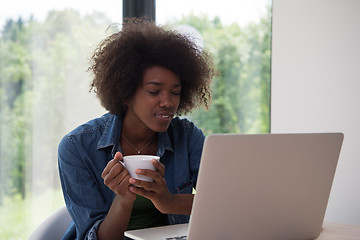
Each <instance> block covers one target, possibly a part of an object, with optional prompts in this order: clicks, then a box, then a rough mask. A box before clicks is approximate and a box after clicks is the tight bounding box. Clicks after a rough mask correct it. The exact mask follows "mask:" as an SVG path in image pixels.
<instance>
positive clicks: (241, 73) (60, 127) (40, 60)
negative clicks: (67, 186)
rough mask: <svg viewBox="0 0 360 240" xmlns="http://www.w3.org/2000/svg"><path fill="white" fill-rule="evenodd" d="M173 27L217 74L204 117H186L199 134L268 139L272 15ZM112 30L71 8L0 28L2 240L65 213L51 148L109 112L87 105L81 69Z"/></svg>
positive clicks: (100, 18) (102, 18)
mask: <svg viewBox="0 0 360 240" xmlns="http://www.w3.org/2000/svg"><path fill="white" fill-rule="evenodd" d="M169 24H171V25H189V26H192V27H194V28H195V29H196V30H197V31H198V32H199V33H200V34H201V36H202V39H203V42H204V45H203V47H204V48H205V49H207V50H208V51H209V52H210V53H211V54H212V55H213V57H214V59H215V65H216V68H217V70H218V71H219V75H218V76H217V77H216V78H215V79H214V81H213V84H212V90H213V100H212V105H211V107H210V110H209V111H207V112H204V111H203V110H202V109H200V110H196V111H194V112H193V113H192V115H190V116H188V117H189V118H191V119H192V120H193V121H195V122H196V123H197V125H198V126H199V127H200V128H202V129H203V130H204V132H205V134H211V133H265V132H268V131H269V104H270V38H271V35H270V34H271V32H270V9H269V11H268V13H267V14H266V15H265V16H263V18H262V20H261V21H260V23H258V24H255V23H252V24H249V25H247V26H245V27H239V25H237V24H232V25H223V24H222V23H221V19H220V18H218V17H216V18H214V19H209V18H208V17H207V16H206V15H202V16H195V15H192V14H190V15H187V16H184V17H183V18H182V19H180V20H178V21H176V22H171V23H169ZM109 26H110V28H108V27H109ZM111 26H113V25H111V21H110V20H109V18H108V17H107V16H106V15H105V14H103V13H99V12H94V13H92V14H90V15H85V16H81V15H80V14H79V13H78V12H77V11H76V10H71V9H67V10H63V11H50V12H49V13H48V16H47V18H46V19H45V21H43V22H39V21H35V20H34V19H28V20H23V19H21V18H19V19H9V20H8V21H7V23H6V24H5V25H4V26H3V27H2V31H1V35H0V59H1V60H0V216H1V218H0V239H27V238H28V236H29V235H30V233H31V232H32V231H33V229H34V228H35V227H36V226H37V225H38V224H39V223H40V222H41V221H42V220H43V219H44V218H45V217H46V216H47V215H49V214H50V213H51V212H52V211H54V210H55V209H56V208H58V207H60V206H61V205H63V204H64V203H63V198H62V193H61V189H60V185H59V177H58V172H57V171H58V170H57V145H58V143H59V141H60V139H61V138H62V136H63V135H64V134H66V133H67V132H69V131H70V130H71V129H73V128H74V127H76V126H77V125H79V124H81V123H83V122H84V121H86V120H89V119H91V118H94V117H96V116H100V115H101V114H102V113H104V112H105V111H104V110H103V109H101V108H100V106H99V104H98V102H97V101H96V99H95V98H89V95H92V94H91V93H88V91H89V83H90V77H91V76H90V75H89V74H88V73H87V72H86V70H87V67H88V58H89V56H90V54H91V52H92V51H93V50H94V48H95V47H96V44H97V43H98V42H99V41H100V40H101V39H103V38H104V37H105V36H106V35H108V34H111V33H112V32H113V31H116V28H117V27H118V26H116V25H115V26H114V27H111ZM74 119H76V120H74ZM79 119H81V121H82V122H79V121H80V120H79ZM49 199H51V201H49Z"/></svg>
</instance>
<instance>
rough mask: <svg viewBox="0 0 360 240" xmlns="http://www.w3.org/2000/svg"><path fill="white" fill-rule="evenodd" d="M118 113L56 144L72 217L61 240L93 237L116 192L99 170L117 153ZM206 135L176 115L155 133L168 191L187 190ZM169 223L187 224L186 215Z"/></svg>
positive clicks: (170, 218) (194, 176)
mask: <svg viewBox="0 0 360 240" xmlns="http://www.w3.org/2000/svg"><path fill="white" fill-rule="evenodd" d="M121 127H122V116H114V115H111V114H109V113H108V114H105V115H104V116H102V117H100V118H96V119H94V120H91V121H89V122H88V123H85V124H83V125H81V126H79V127H77V128H76V129H75V130H73V131H72V132H70V133H69V134H67V135H66V136H65V137H64V138H63V139H62V140H61V142H60V144H59V152H58V164H59V174H60V180H61V186H62V189H63V194H64V199H65V203H66V206H67V209H68V211H69V213H70V215H71V216H72V219H73V222H72V223H71V224H70V226H69V228H68V231H67V233H66V234H65V236H64V239H96V230H97V227H98V226H99V224H100V223H101V221H102V220H103V219H104V218H105V216H106V214H107V212H108V210H109V208H110V206H111V204H112V202H113V199H114V197H115V193H114V192H113V191H111V190H110V189H109V188H108V187H107V186H106V185H105V184H104V182H103V179H102V177H101V173H102V171H103V170H104V168H105V166H106V165H107V163H108V162H109V161H110V160H111V159H113V157H114V155H115V153H116V152H117V151H120V152H122V150H121V146H120V144H119V139H120V134H121ZM204 139H205V136H204V134H203V133H202V131H201V130H200V129H199V128H197V127H196V126H195V125H194V124H193V123H192V122H190V121H188V120H187V119H180V118H178V117H175V118H174V119H173V120H172V122H171V124H170V126H169V128H168V130H167V131H166V132H163V133H159V134H158V139H157V143H158V149H157V155H158V156H160V161H161V162H162V163H163V164H164V165H165V179H166V182H167V186H168V189H169V191H170V192H171V193H173V194H179V193H192V189H193V188H195V187H196V180H197V176H198V170H199V165H200V157H201V153H202V147H203V143H204ZM168 221H169V223H170V224H179V223H186V222H188V221H189V216H186V215H171V214H169V215H168Z"/></svg>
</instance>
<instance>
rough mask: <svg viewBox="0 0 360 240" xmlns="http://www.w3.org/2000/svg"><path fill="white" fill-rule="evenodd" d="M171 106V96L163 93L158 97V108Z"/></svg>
mask: <svg viewBox="0 0 360 240" xmlns="http://www.w3.org/2000/svg"><path fill="white" fill-rule="evenodd" d="M172 106H173V102H172V98H171V94H169V93H164V94H162V95H161V96H160V107H166V108H170V107H172Z"/></svg>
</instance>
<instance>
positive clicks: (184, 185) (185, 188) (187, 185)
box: [176, 180, 194, 193]
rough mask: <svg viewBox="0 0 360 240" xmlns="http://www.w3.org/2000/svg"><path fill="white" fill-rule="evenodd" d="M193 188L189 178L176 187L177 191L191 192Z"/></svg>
mask: <svg viewBox="0 0 360 240" xmlns="http://www.w3.org/2000/svg"><path fill="white" fill-rule="evenodd" d="M193 188H194V183H193V180H189V181H186V182H184V183H182V184H180V185H179V186H178V187H177V188H176V189H177V191H178V193H192V192H193Z"/></svg>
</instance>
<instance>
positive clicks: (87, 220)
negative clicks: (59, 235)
mask: <svg viewBox="0 0 360 240" xmlns="http://www.w3.org/2000/svg"><path fill="white" fill-rule="evenodd" d="M92 60H93V64H92V66H91V67H90V70H91V71H92V72H93V74H94V79H93V82H92V88H93V89H94V91H95V92H96V94H97V96H98V97H99V99H100V101H101V104H102V105H103V106H104V108H105V109H107V110H108V111H109V113H107V114H105V115H104V116H102V117H100V118H97V119H94V120H91V121H89V122H88V123H86V124H84V125H82V126H79V127H78V128H76V129H75V130H73V131H72V132H70V133H69V134H67V135H66V136H65V137H64V138H63V139H62V141H61V142H60V144H59V172H60V179H61V184H62V188H63V193H64V198H65V202H66V206H67V208H68V211H69V213H70V214H71V216H72V218H73V223H72V224H71V225H70V227H69V229H68V231H67V233H66V234H65V236H64V239H74V238H76V239H123V238H124V232H125V231H126V230H129V229H137V228H145V227H153V226H162V225H168V224H178V223H186V222H188V220H189V215H190V213H191V206H192V202H193V194H192V191H193V188H195V186H196V180H197V175H198V169H199V164H200V157H201V151H202V146H203V142H204V138H205V136H204V134H203V133H202V131H201V130H200V129H198V128H197V127H196V126H195V125H194V124H193V123H192V122H190V121H188V120H187V119H180V118H179V117H175V115H178V116H180V115H182V114H186V113H189V112H190V111H191V110H192V109H193V108H194V107H198V106H204V107H206V108H207V107H208V105H209V101H210V96H211V95H210V88H209V84H210V81H211V78H212V77H213V75H214V71H213V68H212V62H211V59H210V57H209V56H208V55H207V53H206V52H205V51H202V50H200V49H199V48H197V46H196V45H195V44H194V43H193V42H192V41H190V40H189V39H188V38H187V37H185V36H183V35H181V34H179V33H177V32H175V31H171V30H166V29H165V28H161V27H158V26H156V25H155V24H154V23H152V22H147V21H144V20H139V19H130V20H128V21H126V23H124V24H123V28H122V30H121V31H120V32H119V33H116V34H113V35H111V36H110V37H108V38H107V39H105V40H104V41H103V42H102V43H101V44H100V45H99V47H98V48H97V49H96V51H95V53H94V55H93V57H92ZM133 154H146V155H158V156H160V162H157V161H153V164H154V166H155V168H156V171H151V170H142V169H138V170H137V171H138V172H137V173H138V174H141V175H144V176H148V177H151V178H153V179H154V182H151V183H150V182H144V181H140V180H135V179H133V178H131V177H130V176H129V173H128V171H127V170H126V169H125V168H124V167H123V166H122V164H120V163H119V161H121V160H122V157H123V156H126V155H133ZM135 185H136V186H140V187H135Z"/></svg>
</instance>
